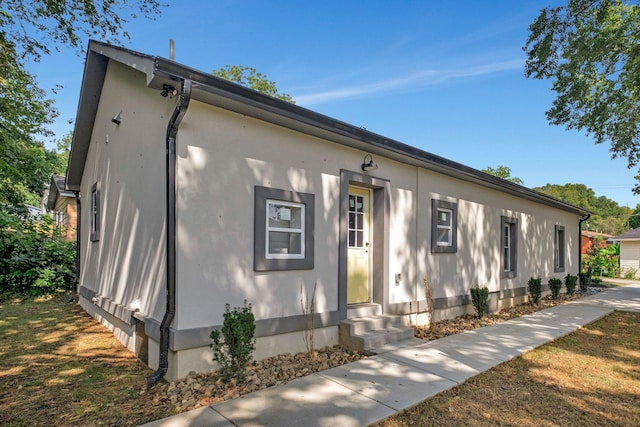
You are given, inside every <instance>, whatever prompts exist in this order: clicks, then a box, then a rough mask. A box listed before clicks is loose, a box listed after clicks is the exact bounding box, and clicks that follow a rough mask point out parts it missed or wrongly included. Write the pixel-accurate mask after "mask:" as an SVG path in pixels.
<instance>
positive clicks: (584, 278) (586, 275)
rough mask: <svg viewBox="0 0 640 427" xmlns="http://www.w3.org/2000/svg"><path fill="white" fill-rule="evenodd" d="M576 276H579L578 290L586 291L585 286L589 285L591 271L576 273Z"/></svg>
mask: <svg viewBox="0 0 640 427" xmlns="http://www.w3.org/2000/svg"><path fill="white" fill-rule="evenodd" d="M578 277H579V278H580V291H581V292H587V288H588V287H589V286H590V285H591V272H590V271H585V272H582V273H578Z"/></svg>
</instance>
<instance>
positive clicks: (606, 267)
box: [582, 243, 620, 277]
mask: <svg viewBox="0 0 640 427" xmlns="http://www.w3.org/2000/svg"><path fill="white" fill-rule="evenodd" d="M582 262H583V265H584V266H585V268H586V269H587V270H589V271H590V272H591V273H592V274H594V275H597V276H606V277H616V276H617V275H618V270H619V267H620V245H619V244H617V243H615V244H613V245H609V246H606V247H604V248H600V249H598V252H597V254H595V255H585V256H583V258H582Z"/></svg>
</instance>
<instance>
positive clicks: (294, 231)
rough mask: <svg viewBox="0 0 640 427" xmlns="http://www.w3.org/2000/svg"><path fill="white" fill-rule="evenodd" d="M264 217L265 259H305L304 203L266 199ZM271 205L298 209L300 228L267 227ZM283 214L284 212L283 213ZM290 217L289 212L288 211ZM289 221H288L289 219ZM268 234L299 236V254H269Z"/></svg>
mask: <svg viewBox="0 0 640 427" xmlns="http://www.w3.org/2000/svg"><path fill="white" fill-rule="evenodd" d="M265 203H266V205H265V208H266V215H265V241H264V245H265V248H264V249H265V258H267V259H304V258H305V249H306V248H305V232H306V230H305V215H306V212H305V205H304V203H295V202H285V201H282V200H275V199H267V200H266V202H265ZM273 205H278V206H288V207H291V208H296V209H300V228H291V227H273V226H271V225H269V212H270V210H269V207H270V206H273ZM283 213H284V212H283ZM289 215H290V211H289ZM289 220H290V219H289ZM270 232H279V233H289V234H299V235H300V253H299V254H298V253H295V254H289V253H279V254H276V253H271V251H270V250H269V233H270Z"/></svg>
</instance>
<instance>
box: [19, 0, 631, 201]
mask: <svg viewBox="0 0 640 427" xmlns="http://www.w3.org/2000/svg"><path fill="white" fill-rule="evenodd" d="M168 3H171V4H170V5H169V6H168V7H167V8H164V9H163V13H162V16H161V17H159V18H158V19H157V20H155V21H149V20H145V19H138V20H135V21H131V22H130V23H128V24H126V26H125V30H126V31H127V32H128V33H129V34H130V35H131V40H129V41H123V45H124V46H125V47H127V48H130V49H133V50H137V51H141V52H144V53H147V54H151V55H158V56H164V57H168V56H169V39H173V40H175V59H176V61H178V62H180V63H182V64H185V65H188V66H190V67H194V68H197V69H200V70H203V71H212V70H214V69H218V68H221V67H223V66H225V65H227V64H232V65H236V64H237V65H247V66H251V67H254V68H256V69H257V70H258V71H260V72H262V73H264V74H266V75H267V76H268V77H269V79H270V80H273V81H275V82H276V83H277V86H278V89H279V90H280V91H281V92H286V93H288V94H290V95H291V96H292V97H293V98H294V99H295V100H296V102H297V104H298V105H301V106H303V107H306V108H309V109H312V110H315V111H317V112H320V113H322V114H326V115H328V116H331V117H334V118H336V119H339V120H342V121H345V122H348V123H351V124H353V125H357V126H364V127H365V128H367V129H368V130H370V131H373V132H376V133H379V134H382V135H384V136H386V137H388V138H392V139H395V140H398V141H401V142H404V143H407V144H410V145H413V146H416V147H419V148H421V149H424V150H426V151H429V152H432V153H434V154H438V155H440V156H443V157H446V158H449V159H451V160H454V161H457V162H460V163H463V164H466V165H468V166H471V167H474V168H477V169H483V168H486V167H488V166H492V167H496V166H498V165H505V166H508V167H510V168H511V170H512V175H514V176H517V177H519V178H521V179H522V180H524V183H525V185H526V186H528V187H536V186H541V185H544V184H547V183H552V184H566V183H581V184H585V185H587V186H588V187H591V188H593V189H594V191H595V192H596V194H597V195H598V196H600V195H604V196H607V197H609V198H611V199H613V200H615V201H617V202H618V203H619V204H621V205H628V206H630V207H635V206H636V204H638V203H640V196H633V195H632V193H631V188H632V186H633V184H634V178H633V176H634V175H635V172H634V170H629V169H627V168H626V160H625V159H614V160H612V159H611V156H610V153H609V151H608V150H609V146H608V145H599V146H598V145H595V144H594V143H593V140H592V139H591V138H590V137H588V136H587V135H585V134H582V133H578V132H575V131H567V130H565V129H564V128H561V127H556V126H550V125H549V124H548V123H547V121H546V118H545V111H546V110H547V109H548V108H549V107H550V105H551V102H552V101H553V99H554V93H553V92H551V90H550V87H551V83H550V82H547V81H539V80H531V79H526V78H525V77H524V72H523V69H524V60H525V55H524V52H523V51H522V46H524V44H525V41H526V38H527V34H528V26H529V24H530V23H531V22H532V21H533V19H534V18H535V17H536V16H537V14H538V12H539V10H540V9H541V8H543V7H546V6H550V5H556V4H559V2H558V1H550V0H547V1H533V0H528V1H513V0H505V1H498V0H491V1H480V0H475V1H471V0H458V1H456V2H449V1H446V2H445V1H436V0H433V1H431V0H429V1H427V0H425V1H373V0H370V1H350V0H342V1H332V0H331V1H330V0H325V1H322V2H306V1H284V0H281V1H279V0H273V1H241V0H224V1H213V0H209V1H207V0H203V1H168ZM83 63H84V57H82V56H79V55H78V54H77V52H75V51H73V50H67V49H63V50H62V51H61V52H59V53H54V54H52V55H51V56H50V57H47V58H44V59H43V60H42V62H41V63H39V64H33V66H32V67H30V69H31V70H32V71H33V72H34V73H35V74H36V75H37V76H38V79H39V81H40V83H41V85H42V87H44V88H52V87H54V86H55V85H57V84H61V85H63V89H62V90H61V91H59V93H58V95H57V96H56V106H57V108H58V109H59V111H60V118H59V119H58V120H57V122H56V123H55V125H54V126H53V130H54V132H55V133H56V135H57V137H62V136H63V135H64V134H65V133H67V132H68V131H69V130H71V129H72V127H73V126H72V124H69V122H68V121H69V120H73V119H74V118H75V115H76V109H77V103H78V97H79V91H80V84H81V81H82V71H83Z"/></svg>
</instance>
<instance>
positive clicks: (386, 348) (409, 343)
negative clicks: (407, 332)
mask: <svg viewBox="0 0 640 427" xmlns="http://www.w3.org/2000/svg"><path fill="white" fill-rule="evenodd" d="M422 344H424V340H421V339H420V338H411V339H408V340H404V341H398V342H394V343H390V344H385V345H383V346H382V347H376V348H373V349H371V351H372V352H374V353H376V354H384V353H388V352H390V351H396V350H399V349H401V348H406V347H415V346H417V345H422Z"/></svg>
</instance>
